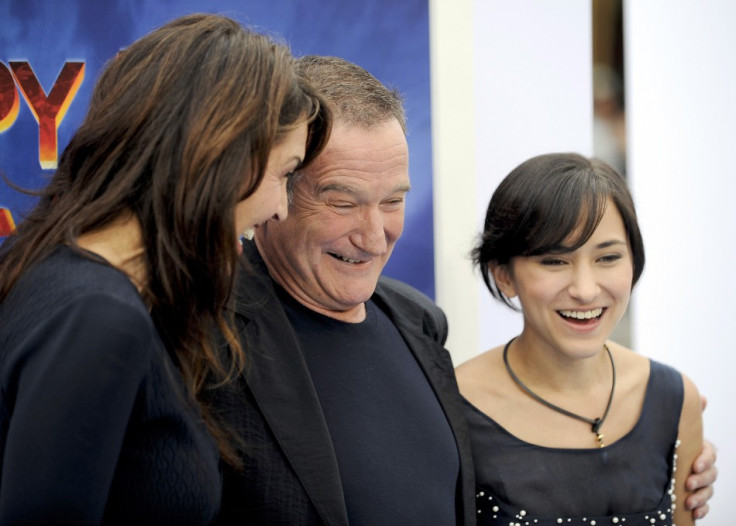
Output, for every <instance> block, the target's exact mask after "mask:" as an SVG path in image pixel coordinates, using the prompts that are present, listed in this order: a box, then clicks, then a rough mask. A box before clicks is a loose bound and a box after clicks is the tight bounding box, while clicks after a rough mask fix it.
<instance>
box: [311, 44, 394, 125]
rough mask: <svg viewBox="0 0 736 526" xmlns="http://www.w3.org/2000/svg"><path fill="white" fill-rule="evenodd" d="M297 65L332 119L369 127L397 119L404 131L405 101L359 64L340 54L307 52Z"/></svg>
mask: <svg viewBox="0 0 736 526" xmlns="http://www.w3.org/2000/svg"><path fill="white" fill-rule="evenodd" d="M297 66H298V67H299V68H300V69H301V70H302V71H303V72H304V74H305V75H306V76H307V78H308V79H309V80H310V81H311V83H312V84H313V85H314V86H315V87H316V88H317V89H318V90H319V91H320V92H322V95H323V96H325V97H326V98H327V100H328V101H329V102H330V103H331V104H332V106H333V108H332V110H333V111H334V112H335V120H336V121H337V122H344V123H346V124H349V125H356V126H360V127H371V126H375V125H378V124H383V123H385V122H386V121H388V120H391V119H392V118H393V119H396V120H397V121H399V124H400V125H401V129H402V130H404V133H406V113H405V111H404V101H403V99H402V97H401V94H400V93H399V91H398V90H396V89H393V88H388V87H386V86H384V85H383V84H382V83H381V82H380V81H379V80H378V79H377V78H376V77H374V76H373V75H371V74H370V73H368V72H367V71H366V70H364V69H363V68H361V67H360V66H358V65H356V64H353V63H352V62H348V61H347V60H344V59H342V58H339V57H326V56H320V55H307V56H304V57H300V58H298V59H297Z"/></svg>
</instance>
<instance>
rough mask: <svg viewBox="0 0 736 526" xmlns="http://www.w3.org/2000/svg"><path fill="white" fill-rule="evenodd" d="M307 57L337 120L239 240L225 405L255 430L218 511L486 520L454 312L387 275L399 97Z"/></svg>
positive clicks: (278, 516) (402, 173) (397, 179)
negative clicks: (457, 358) (232, 381)
mask: <svg viewBox="0 0 736 526" xmlns="http://www.w3.org/2000/svg"><path fill="white" fill-rule="evenodd" d="M300 64H301V67H302V68H303V69H304V71H305V72H306V74H307V76H308V77H309V78H310V79H311V80H312V82H313V83H314V84H315V85H316V87H317V88H318V89H319V90H320V91H322V93H323V94H324V95H325V96H326V98H327V99H328V100H329V101H330V102H331V103H332V104H333V106H334V108H333V111H334V117H335V123H334V125H333V129H332V134H331V136H330V139H329V142H328V144H327V147H326V148H325V150H324V151H323V152H322V153H321V154H320V156H319V157H318V158H317V159H315V161H314V162H313V163H312V164H310V165H309V167H308V168H306V169H305V170H303V171H301V172H298V173H297V174H295V176H293V178H292V180H291V182H290V196H291V201H290V207H289V215H288V218H287V219H285V220H283V221H281V222H272V221H269V222H267V223H265V224H263V225H260V226H259V227H258V228H257V229H256V233H255V239H254V241H252V242H245V243H244V257H246V258H247V260H248V267H249V271H247V272H244V273H243V274H242V275H241V276H240V280H239V282H240V283H243V284H244V286H242V287H240V288H239V290H238V291H237V294H236V318H237V322H238V324H239V326H240V328H241V331H240V338H241V341H242V344H243V347H244V349H246V352H247V353H248V364H247V365H246V371H245V374H244V376H243V378H242V379H241V380H242V381H241V382H240V383H239V384H236V385H235V386H234V388H233V389H232V394H231V396H232V398H230V399H227V398H223V399H220V400H219V403H218V410H222V411H223V412H227V413H230V414H229V417H230V420H231V422H232V425H233V426H234V427H235V428H236V429H237V430H239V431H240V433H241V435H242V437H243V438H244V445H243V451H242V459H243V469H242V470H241V471H234V470H227V471H226V472H225V474H224V477H225V479H224V488H223V503H222V512H221V517H220V519H221V522H222V523H227V524H249V525H250V524H269V525H270V524H289V525H318V524H329V525H347V524H351V525H381V526H384V525H394V524H395V525H402V526H404V525H408V524H411V525H413V524H421V525H424V526H426V525H438V526H448V525H453V524H468V525H471V524H475V520H476V509H475V505H474V501H475V491H474V476H473V466H472V455H471V452H470V444H469V441H468V434H467V424H466V421H465V419H464V416H463V412H462V403H461V398H460V395H459V392H458V388H457V383H456V380H455V375H454V371H453V364H452V361H451V359H450V355H449V353H448V352H447V350H446V349H444V347H443V345H444V342H445V340H446V337H447V329H448V328H447V321H446V319H445V316H444V314H443V312H442V311H441V310H440V309H439V308H438V307H437V306H436V305H435V304H434V303H433V302H432V301H431V300H430V299H429V298H427V297H426V296H425V295H423V294H421V293H420V292H418V291H417V290H415V289H413V288H411V287H409V286H408V285H405V284H403V283H400V282H398V281H395V280H391V279H388V278H386V277H382V276H381V272H382V270H383V268H384V266H385V264H386V262H387V261H388V259H389V257H390V256H391V252H392V250H393V248H394V245H395V243H396V242H397V240H398V239H399V237H400V236H401V233H402V230H403V226H404V207H405V200H406V195H407V192H408V191H409V188H410V177H409V153H408V149H407V143H406V138H405V133H406V127H405V117H404V109H403V105H402V101H401V98H400V96H399V95H398V94H397V93H395V92H393V91H391V90H389V89H387V88H386V87H385V86H383V85H382V84H381V83H380V82H379V81H378V80H376V79H375V78H374V77H373V76H372V75H370V74H369V73H368V72H366V71H365V70H363V69H362V68H360V67H358V66H356V65H354V64H351V63H349V62H346V61H344V60H342V59H338V58H332V57H304V58H301V59H300ZM704 462H705V463H706V465H708V464H709V463H710V464H712V460H711V459H708V458H706V459H705V460H704ZM711 473H712V472H711ZM713 477H714V475H713ZM709 480H710V481H712V478H706V479H705V482H706V483H707V482H708V481H709Z"/></svg>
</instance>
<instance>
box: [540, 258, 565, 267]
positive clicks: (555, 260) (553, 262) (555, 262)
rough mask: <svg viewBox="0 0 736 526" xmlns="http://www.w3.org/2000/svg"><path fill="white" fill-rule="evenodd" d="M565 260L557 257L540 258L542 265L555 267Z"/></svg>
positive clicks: (562, 263)
mask: <svg viewBox="0 0 736 526" xmlns="http://www.w3.org/2000/svg"><path fill="white" fill-rule="evenodd" d="M564 264H565V261H564V260H563V259H559V258H544V259H542V265H547V266H550V267H556V266H559V265H564Z"/></svg>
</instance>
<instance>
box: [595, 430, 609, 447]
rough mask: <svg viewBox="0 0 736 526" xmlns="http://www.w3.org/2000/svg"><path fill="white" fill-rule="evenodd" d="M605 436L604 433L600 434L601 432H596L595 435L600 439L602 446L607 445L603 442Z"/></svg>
mask: <svg viewBox="0 0 736 526" xmlns="http://www.w3.org/2000/svg"><path fill="white" fill-rule="evenodd" d="M603 436H604V435H602V434H600V433H596V434H595V437H596V438H597V439H598V442H600V444H601V447H605V446H606V445H605V444H604V443H603Z"/></svg>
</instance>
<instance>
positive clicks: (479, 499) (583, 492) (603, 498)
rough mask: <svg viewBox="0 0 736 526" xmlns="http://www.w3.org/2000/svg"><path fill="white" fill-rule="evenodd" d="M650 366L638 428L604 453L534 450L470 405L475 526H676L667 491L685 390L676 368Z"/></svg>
mask: <svg viewBox="0 0 736 526" xmlns="http://www.w3.org/2000/svg"><path fill="white" fill-rule="evenodd" d="M650 363H651V372H650V376H649V382H648V385H647V391H646V396H645V399H644V405H643V407H642V412H641V415H640V417H639V420H638V422H637V424H636V425H635V426H634V428H633V429H632V430H631V431H630V432H629V433H628V434H627V435H626V436H624V437H623V438H621V439H620V440H617V441H616V442H614V443H612V444H610V445H608V446H606V447H605V448H594V449H557V448H546V447H541V446H536V445H533V444H529V443H527V442H524V441H522V440H520V439H518V438H516V437H514V436H513V435H511V434H510V433H508V432H507V431H506V430H505V429H504V428H502V427H501V426H500V425H498V424H497V423H496V422H495V421H494V420H492V419H491V418H489V417H488V416H487V415H485V414H483V413H481V412H480V411H479V410H478V409H477V408H475V407H474V406H473V405H471V404H470V403H469V402H467V401H466V404H465V407H466V416H467V418H468V425H469V428H470V436H471V442H472V446H473V458H474V461H475V474H476V484H477V486H478V492H477V495H476V503H477V505H478V510H480V511H479V514H478V524H479V525H484V526H486V525H504V526H505V525H507V524H509V521H510V520H511V521H512V522H514V521H519V520H520V518H523V521H524V522H526V521H530V524H536V525H539V526H546V525H556V524H561V523H562V524H570V525H578V524H581V525H582V524H585V525H589V524H591V522H590V521H592V520H595V521H596V522H597V524H599V525H600V524H612V523H613V522H616V523H618V524H625V525H626V526H637V525H646V526H653V525H655V526H659V525H663V524H671V520H672V519H671V513H670V511H671V510H670V508H671V498H670V495H669V494H668V490H669V489H670V481H671V476H672V467H673V454H674V452H675V443H676V440H677V429H678V426H679V422H680V413H681V411H682V402H683V383H682V377H681V375H680V374H679V373H678V372H677V371H675V370H674V369H672V368H671V367H668V366H666V365H663V364H660V363H657V362H654V361H650ZM522 510H523V511H524V513H523V514H521V511H522ZM614 518H616V519H618V520H617V521H613V519H614ZM624 518H625V519H626V520H625V522H622V521H623V519H624ZM559 519H562V522H558V520H559ZM603 519H605V520H603Z"/></svg>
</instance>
